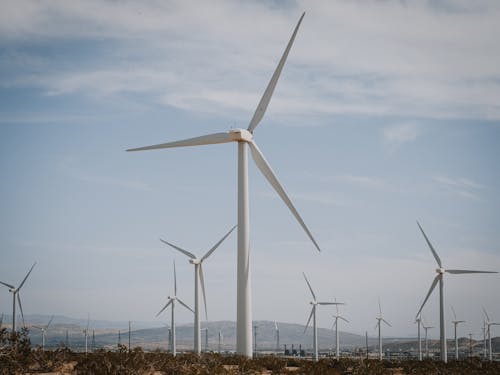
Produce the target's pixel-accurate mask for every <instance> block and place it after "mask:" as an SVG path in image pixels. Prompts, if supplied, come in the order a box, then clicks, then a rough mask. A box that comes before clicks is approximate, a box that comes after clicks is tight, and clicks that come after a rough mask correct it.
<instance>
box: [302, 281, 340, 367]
mask: <svg viewBox="0 0 500 375" xmlns="http://www.w3.org/2000/svg"><path fill="white" fill-rule="evenodd" d="M302 275H304V279H305V280H306V283H307V286H308V287H309V290H310V291H311V294H312V297H313V300H312V301H311V302H309V303H310V304H311V305H312V309H311V313H310V314H309V319H308V320H307V324H306V327H305V328H304V333H305V332H306V331H307V328H308V327H309V323H310V322H311V318H313V351H314V360H315V361H317V360H318V330H317V326H316V307H317V306H318V305H343V303H341V302H318V301H317V300H316V295H315V294H314V291H313V289H312V287H311V284H310V283H309V280H307V276H306V274H305V273H304V272H302Z"/></svg>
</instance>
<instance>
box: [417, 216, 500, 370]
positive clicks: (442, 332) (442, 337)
mask: <svg viewBox="0 0 500 375" xmlns="http://www.w3.org/2000/svg"><path fill="white" fill-rule="evenodd" d="M417 225H418V227H419V228H420V231H421V232H422V234H423V236H424V238H425V241H426V242H427V245H429V248H430V249H431V252H432V255H433V256H434V258H435V259H436V263H437V264H438V266H439V268H437V269H436V272H437V275H436V277H435V278H434V280H433V281H432V284H431V287H430V289H429V292H428V293H427V296H426V297H425V299H424V302H423V303H422V306H421V307H420V310H418V313H417V316H418V314H420V312H421V311H422V309H423V308H424V306H425V303H426V302H427V300H428V299H429V296H430V295H431V293H432V291H433V290H434V288H435V287H436V285H437V283H438V281H439V340H440V343H441V360H442V361H443V362H447V361H448V355H447V350H446V333H445V322H444V285H443V283H444V274H445V272H447V273H451V274H455V275H458V274H464V273H498V272H492V271H472V270H447V269H445V268H444V267H443V264H442V263H441V259H440V258H439V255H438V254H437V252H436V250H434V247H433V246H432V244H431V243H430V241H429V239H428V238H427V236H426V235H425V233H424V230H423V229H422V227H421V226H420V223H419V222H418V221H417Z"/></svg>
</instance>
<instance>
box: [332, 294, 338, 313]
mask: <svg viewBox="0 0 500 375" xmlns="http://www.w3.org/2000/svg"><path fill="white" fill-rule="evenodd" d="M333 300H334V301H335V302H337V297H333ZM335 310H337V316H338V315H339V305H336V306H335Z"/></svg>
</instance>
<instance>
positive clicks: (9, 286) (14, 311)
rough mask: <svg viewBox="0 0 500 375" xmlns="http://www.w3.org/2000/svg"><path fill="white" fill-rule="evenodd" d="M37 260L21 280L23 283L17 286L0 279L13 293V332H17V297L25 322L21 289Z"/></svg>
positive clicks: (0, 282)
mask: <svg viewBox="0 0 500 375" xmlns="http://www.w3.org/2000/svg"><path fill="white" fill-rule="evenodd" d="M35 265H36V262H35V263H33V265H32V266H31V268H30V270H29V271H28V273H27V274H26V276H24V279H23V281H21V284H19V286H18V287H17V288H16V287H15V286H13V285H10V284H7V283H4V282H3V281H0V284H3V285H5V286H6V287H7V288H9V292H11V293H12V334H14V333H15V332H16V297H17V303H18V304H19V310H20V311H21V317H22V319H23V324H24V314H23V306H22V305H21V297H20V295H19V292H20V291H21V288H22V287H23V285H24V283H25V282H26V279H27V278H28V276H29V275H30V273H31V271H33V268H34V267H35Z"/></svg>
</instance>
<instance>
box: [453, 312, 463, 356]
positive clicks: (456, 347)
mask: <svg viewBox="0 0 500 375" xmlns="http://www.w3.org/2000/svg"><path fill="white" fill-rule="evenodd" d="M451 311H452V312H453V319H454V320H452V321H451V322H452V323H453V328H454V331H455V360H457V361H458V337H457V326H458V325H459V324H460V323H465V320H457V314H456V313H455V309H454V308H453V306H451Z"/></svg>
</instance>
